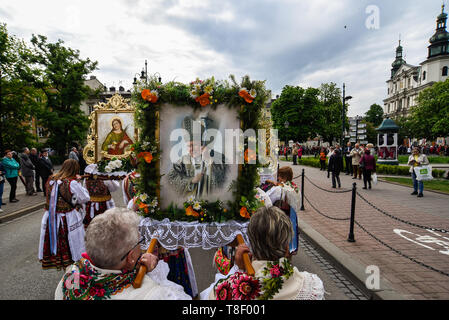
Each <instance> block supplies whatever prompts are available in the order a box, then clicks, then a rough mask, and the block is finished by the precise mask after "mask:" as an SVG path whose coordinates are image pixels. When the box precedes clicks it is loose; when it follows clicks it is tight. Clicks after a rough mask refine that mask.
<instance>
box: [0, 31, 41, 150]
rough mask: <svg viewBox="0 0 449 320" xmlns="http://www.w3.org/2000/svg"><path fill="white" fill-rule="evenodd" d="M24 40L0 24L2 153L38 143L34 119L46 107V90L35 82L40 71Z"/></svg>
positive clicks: (0, 126) (0, 147)
mask: <svg viewBox="0 0 449 320" xmlns="http://www.w3.org/2000/svg"><path fill="white" fill-rule="evenodd" d="M31 58H32V54H31V52H30V50H29V48H28V47H27V46H26V44H25V43H24V41H23V40H20V39H18V38H16V37H15V36H13V35H10V34H9V33H8V30H7V27H6V25H5V24H0V152H3V151H4V150H5V149H15V150H17V149H18V148H22V147H24V146H28V147H31V146H34V145H36V141H34V138H35V136H33V134H32V130H31V129H32V127H31V126H32V119H33V116H35V115H36V114H37V113H39V111H40V110H41V108H42V103H43V98H44V97H43V94H42V91H41V90H39V89H37V88H35V87H34V86H33V85H32V79H33V78H34V76H35V75H36V74H38V73H39V71H38V70H37V69H36V68H35V67H33V64H32V62H31Z"/></svg>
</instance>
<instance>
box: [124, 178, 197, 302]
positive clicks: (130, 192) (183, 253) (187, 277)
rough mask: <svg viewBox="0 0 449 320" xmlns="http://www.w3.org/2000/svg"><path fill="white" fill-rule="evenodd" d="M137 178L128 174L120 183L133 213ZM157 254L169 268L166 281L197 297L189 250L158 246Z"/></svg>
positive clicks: (126, 201)
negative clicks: (168, 248)
mask: <svg viewBox="0 0 449 320" xmlns="http://www.w3.org/2000/svg"><path fill="white" fill-rule="evenodd" d="M139 177H140V174H139V173H138V172H137V171H134V172H132V173H130V174H128V175H127V176H126V178H125V179H124V180H123V183H122V191H123V200H124V201H125V203H128V206H127V208H128V209H129V210H133V211H137V210H138V207H137V205H135V204H134V202H135V200H136V189H135V185H136V179H138V178H139ZM157 254H158V259H159V260H161V261H164V262H165V263H167V264H168V266H169V270H170V271H169V273H168V276H167V278H168V280H170V281H173V282H174V283H176V284H179V285H181V286H182V287H183V288H184V291H185V293H187V294H188V295H190V296H191V297H193V298H194V297H196V296H197V295H198V286H197V283H196V277H195V271H194V269H193V263H192V258H191V256H190V253H189V250H188V249H187V248H186V249H184V248H182V247H180V248H178V249H176V250H167V249H165V248H164V247H162V246H161V245H158V246H157Z"/></svg>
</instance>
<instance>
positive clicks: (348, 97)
mask: <svg viewBox="0 0 449 320" xmlns="http://www.w3.org/2000/svg"><path fill="white" fill-rule="evenodd" d="M345 95H346V84H344V83H343V106H342V108H341V140H340V143H341V146H340V148H342V150H343V148H344V141H345V137H344V134H345V114H346V112H345V111H346V101H348V100H351V99H352V96H347V97H346V96H345Z"/></svg>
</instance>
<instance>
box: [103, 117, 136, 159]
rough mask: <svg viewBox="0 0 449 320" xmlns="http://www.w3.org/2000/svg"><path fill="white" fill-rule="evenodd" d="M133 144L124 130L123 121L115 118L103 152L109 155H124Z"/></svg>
mask: <svg viewBox="0 0 449 320" xmlns="http://www.w3.org/2000/svg"><path fill="white" fill-rule="evenodd" d="M133 143H134V142H133V141H132V140H131V138H130V137H129V136H128V135H127V133H126V129H125V130H124V129H123V127H122V121H121V119H120V118H114V119H112V129H111V131H110V132H109V133H108V135H107V136H106V139H105V140H104V142H103V144H102V146H101V150H102V151H104V152H107V153H108V154H109V155H122V154H124V153H125V149H126V148H127V147H129V146H131V145H132V144H133Z"/></svg>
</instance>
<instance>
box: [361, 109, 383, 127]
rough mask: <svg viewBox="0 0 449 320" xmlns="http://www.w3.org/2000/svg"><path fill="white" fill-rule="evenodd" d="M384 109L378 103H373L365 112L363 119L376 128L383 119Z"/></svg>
mask: <svg viewBox="0 0 449 320" xmlns="http://www.w3.org/2000/svg"><path fill="white" fill-rule="evenodd" d="M383 117H384V109H383V108H382V107H381V106H379V105H378V104H373V105H371V107H370V108H369V110H368V111H367V112H366V113H365V121H366V122H370V123H372V124H373V126H374V127H376V128H378V127H379V126H380V125H381V124H382V121H383Z"/></svg>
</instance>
